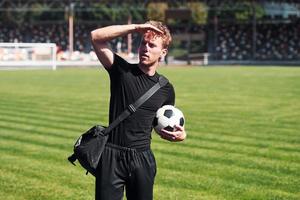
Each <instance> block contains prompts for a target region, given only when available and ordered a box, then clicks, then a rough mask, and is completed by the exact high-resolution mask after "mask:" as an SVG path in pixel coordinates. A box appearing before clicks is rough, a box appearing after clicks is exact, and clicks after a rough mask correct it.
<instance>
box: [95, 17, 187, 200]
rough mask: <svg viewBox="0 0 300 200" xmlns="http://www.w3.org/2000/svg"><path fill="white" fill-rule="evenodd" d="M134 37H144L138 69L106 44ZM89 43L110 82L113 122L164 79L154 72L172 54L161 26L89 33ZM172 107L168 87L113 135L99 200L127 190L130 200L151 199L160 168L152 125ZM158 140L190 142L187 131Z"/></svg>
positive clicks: (101, 169)
mask: <svg viewBox="0 0 300 200" xmlns="http://www.w3.org/2000/svg"><path fill="white" fill-rule="evenodd" d="M133 32H138V33H141V34H142V39H141V43H140V46H139V50H138V51H139V63H138V64H130V63H128V62H126V61H125V60H124V59H123V58H121V57H120V56H118V55H117V54H115V53H114V52H113V51H112V50H111V49H110V48H109V46H108V44H107V43H108V42H109V41H111V40H113V39H116V38H118V37H121V36H124V35H127V34H129V33H133ZM91 39H92V44H93V47H94V50H95V52H96V55H97V57H98V59H99V61H100V62H101V63H102V65H103V66H104V67H105V69H106V70H107V71H108V74H109V76H110V84H111V85H110V89H111V97H110V109H109V121H110V122H112V121H113V120H114V119H115V118H116V117H118V115H119V114H120V113H121V112H122V111H124V110H125V109H126V107H127V106H128V105H129V104H131V103H133V102H135V100H137V99H138V98H139V97H140V96H141V95H143V94H144V93H145V92H146V91H147V90H148V89H149V88H151V87H152V86H153V85H154V84H155V83H157V82H158V78H159V76H160V75H159V74H158V73H157V72H156V69H157V67H158V65H159V62H160V60H161V59H163V57H164V56H166V54H167V52H168V50H167V48H168V46H169V44H170V42H171V35H170V32H169V30H168V29H167V27H166V26H164V25H163V24H162V23H161V22H156V21H149V22H147V23H145V24H130V25H112V26H107V27H103V28H99V29H96V30H94V31H92V32H91ZM174 101H175V93H174V89H173V86H172V85H171V84H170V83H168V84H167V85H166V86H164V87H162V88H161V89H160V90H159V91H157V92H156V93H155V94H154V95H153V96H152V97H151V98H150V99H149V100H147V101H146V102H145V103H144V104H143V105H142V106H141V107H140V108H139V109H137V111H136V112H135V113H133V114H132V115H131V116H129V117H128V118H127V119H126V120H124V121H123V122H122V123H121V124H120V125H119V126H118V127H116V128H115V129H114V130H113V131H112V132H111V133H110V134H109V139H108V144H107V145H106V147H105V149H104V152H103V154H102V156H101V160H100V162H99V165H98V169H97V175H96V199H97V200H100V199H101V200H121V199H123V193H124V186H125V188H126V196H127V199H128V200H143V199H145V200H150V199H153V184H154V177H155V174H156V163H155V159H154V156H153V154H152V151H151V150H150V143H151V131H152V122H153V120H154V117H155V113H156V111H157V110H158V109H159V108H160V107H161V106H163V105H167V104H173V105H174ZM160 135H161V137H162V138H164V139H166V140H169V141H182V140H184V139H185V137H186V133H185V130H184V128H183V127H177V128H176V130H175V131H174V132H169V131H166V130H161V133H160Z"/></svg>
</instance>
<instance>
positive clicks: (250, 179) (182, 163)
mask: <svg viewBox="0 0 300 200" xmlns="http://www.w3.org/2000/svg"><path fill="white" fill-rule="evenodd" d="M155 152H156V155H157V158H158V159H159V161H158V164H159V165H158V166H159V168H162V169H165V170H168V169H169V170H170V171H176V172H181V173H183V174H186V173H188V174H190V175H192V174H201V175H203V174H204V175H209V176H214V177H220V176H221V177H222V178H223V179H230V180H232V179H235V180H236V181H240V182H241V183H242V182H245V180H247V181H246V182H247V183H253V184H257V185H258V184H260V185H269V186H271V185H272V187H274V188H277V187H278V186H284V187H285V188H284V187H281V188H284V190H285V191H289V192H295V191H298V190H299V184H298V183H300V180H299V179H295V175H294V174H293V173H290V174H286V173H277V174H276V175H275V174H274V172H271V171H270V170H264V169H260V168H259V166H255V163H253V164H252V166H253V167H250V166H246V165H244V166H241V165H239V163H238V162H231V163H229V162H228V163H227V164H224V163H221V162H219V163H217V162H207V159H205V158H204V159H194V160H197V162H193V161H192V159H187V158H183V157H182V158H181V157H180V156H178V155H172V154H171V153H169V152H161V151H157V150H155ZM203 153H204V154H205V153H206V152H205V151H203ZM165 155H168V156H165ZM191 157H192V156H191ZM174 159H176V161H175V162H174V161H173V160H174ZM213 159H214V160H215V158H213ZM225 159H226V158H225ZM192 163H193V166H190V164H192ZM245 166H246V167H245ZM187 167H188V168H189V171H188V172H186V168H187ZM210 168H213V169H214V171H211V170H210ZM233 174H238V175H237V176H235V177H232V175H233ZM291 182H292V183H293V184H292V186H290V185H289V184H290V183H291Z"/></svg>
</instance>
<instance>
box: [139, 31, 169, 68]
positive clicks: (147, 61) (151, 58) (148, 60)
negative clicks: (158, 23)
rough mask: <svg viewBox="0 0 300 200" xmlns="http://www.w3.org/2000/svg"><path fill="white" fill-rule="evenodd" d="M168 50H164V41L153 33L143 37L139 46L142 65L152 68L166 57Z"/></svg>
mask: <svg viewBox="0 0 300 200" xmlns="http://www.w3.org/2000/svg"><path fill="white" fill-rule="evenodd" d="M166 53H167V49H165V48H163V40H162V38H161V37H159V36H154V35H153V34H152V33H151V32H150V33H149V32H147V33H145V34H144V35H143V38H142V41H141V43H140V46H139V59H140V64H143V65H145V66H151V65H153V64H154V63H156V62H159V60H160V58H161V57H162V56H165V55H166Z"/></svg>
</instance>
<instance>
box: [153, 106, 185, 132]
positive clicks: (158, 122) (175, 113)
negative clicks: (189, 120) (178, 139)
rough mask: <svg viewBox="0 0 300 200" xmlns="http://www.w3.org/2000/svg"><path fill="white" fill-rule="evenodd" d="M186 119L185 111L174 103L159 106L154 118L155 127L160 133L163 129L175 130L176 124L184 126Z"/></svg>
mask: <svg viewBox="0 0 300 200" xmlns="http://www.w3.org/2000/svg"><path fill="white" fill-rule="evenodd" d="M184 123H185V120H184V116H183V113H182V112H181V111H180V110H179V109H178V108H175V107H174V106H172V105H164V106H163V107H161V108H159V109H158V110H157V112H156V116H155V118H154V122H153V127H154V130H155V132H156V133H158V134H159V132H160V130H161V129H165V130H167V131H174V129H175V125H179V126H184Z"/></svg>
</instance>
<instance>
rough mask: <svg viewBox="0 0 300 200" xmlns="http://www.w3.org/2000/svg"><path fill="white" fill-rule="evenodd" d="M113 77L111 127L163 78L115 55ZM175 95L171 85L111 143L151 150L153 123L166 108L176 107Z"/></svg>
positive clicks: (116, 133)
mask: <svg viewBox="0 0 300 200" xmlns="http://www.w3.org/2000/svg"><path fill="white" fill-rule="evenodd" d="M108 73H109V76H110V93H111V94H110V95H111V96H110V107H109V123H111V122H112V121H113V120H114V119H115V118H117V117H118V116H119V115H120V114H121V113H122V112H123V111H124V110H125V108H126V107H127V106H128V105H129V104H131V103H134V102H135V101H136V100H137V99H138V98H139V97H140V96H142V95H143V94H144V93H145V92H146V91H147V90H148V89H150V88H151V87H152V86H153V85H154V84H156V83H157V82H158V78H159V76H160V75H159V74H158V73H157V72H156V73H155V74H154V75H153V76H149V75H147V74H145V73H144V72H143V71H142V70H140V68H139V67H138V64H130V63H128V62H127V61H125V60H124V59H123V58H121V57H119V56H118V55H116V54H114V63H113V65H112V66H111V68H109V69H108ZM174 103H175V92H174V88H173V86H172V84H171V83H168V84H167V85H166V86H164V87H162V88H160V89H159V90H158V91H157V92H156V93H155V94H154V95H153V96H152V97H150V99H148V100H147V101H146V102H145V103H144V104H143V105H142V106H141V107H140V108H138V109H137V111H136V112H135V113H133V114H132V115H130V116H129V117H128V118H126V119H125V120H124V121H123V122H121V124H120V125H119V126H117V127H116V128H115V129H114V130H112V132H111V133H110V134H109V139H108V142H111V143H113V144H117V145H120V146H124V147H130V148H137V149H138V148H145V147H149V146H150V142H151V131H152V123H153V119H154V117H155V114H156V111H157V110H158V109H159V108H160V107H161V106H163V105H174Z"/></svg>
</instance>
